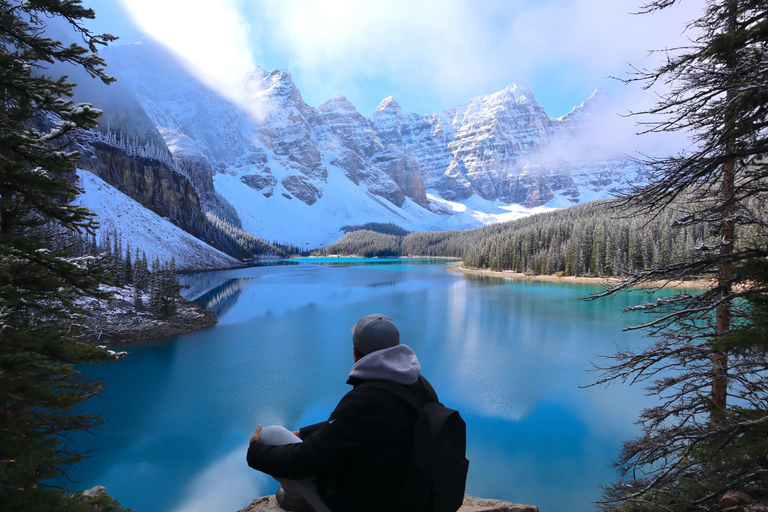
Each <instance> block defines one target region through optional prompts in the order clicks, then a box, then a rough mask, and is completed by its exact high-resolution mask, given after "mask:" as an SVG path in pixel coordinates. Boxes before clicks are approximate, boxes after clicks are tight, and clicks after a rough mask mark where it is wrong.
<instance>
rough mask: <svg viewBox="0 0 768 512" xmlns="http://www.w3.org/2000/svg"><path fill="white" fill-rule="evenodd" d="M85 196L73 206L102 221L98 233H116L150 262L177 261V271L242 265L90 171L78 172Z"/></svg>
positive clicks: (81, 195)
mask: <svg viewBox="0 0 768 512" xmlns="http://www.w3.org/2000/svg"><path fill="white" fill-rule="evenodd" d="M77 177H78V181H79V185H80V187H81V188H82V189H83V193H82V194H80V195H79V196H77V199H75V201H74V203H75V204H77V205H80V206H83V207H85V208H88V209H89V210H90V211H91V212H93V213H94V214H95V215H96V218H97V220H98V221H99V225H100V227H99V230H100V231H101V230H104V229H106V230H109V231H112V230H117V232H118V233H120V235H121V236H122V238H123V240H124V243H130V244H131V250H132V251H135V250H136V247H138V248H139V250H141V251H144V252H145V253H146V254H147V259H148V260H149V261H150V263H151V262H152V261H153V260H154V259H155V258H159V259H160V260H161V261H170V260H171V258H172V257H175V258H176V268H177V270H205V269H214V268H224V267H232V266H236V265H239V264H240V262H238V261H237V260H236V259H234V258H232V257H230V256H228V255H226V254H224V253H223V252H221V251H219V250H217V249H214V248H213V247H211V246H209V245H207V244H206V243H204V242H202V241H200V240H198V239H197V238H195V237H193V236H192V235H190V234H189V233H187V232H186V231H184V230H182V229H181V228H179V227H178V226H176V225H174V224H172V223H171V222H169V221H168V220H166V219H164V218H162V217H160V216H159V215H157V214H156V213H154V212H152V211H151V210H149V209H147V208H145V207H144V206H142V205H141V204H139V203H137V202H136V201H134V200H133V199H131V198H130V197H128V196H126V195H125V194H123V193H122V192H120V191H119V190H117V189H116V188H114V187H113V186H111V185H109V184H108V183H106V182H104V181H103V180H101V179H100V178H99V177H98V176H96V175H95V174H93V173H91V172H89V171H83V170H80V169H78V171H77Z"/></svg>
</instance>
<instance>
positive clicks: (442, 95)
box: [121, 0, 704, 115]
mask: <svg viewBox="0 0 768 512" xmlns="http://www.w3.org/2000/svg"><path fill="white" fill-rule="evenodd" d="M121 1H122V2H123V4H124V6H125V8H126V9H127V10H128V11H129V12H130V13H131V15H132V16H133V17H134V18H135V21H136V22H137V23H138V24H139V25H141V27H142V28H143V29H144V30H145V31H147V32H148V33H150V34H151V35H152V36H153V37H155V38H156V39H159V40H160V41H161V42H163V43H164V44H166V45H167V46H169V47H170V48H172V49H173V50H174V51H176V52H177V53H179V54H180V55H182V56H183V57H184V58H185V60H186V61H187V62H188V63H189V64H190V66H191V67H192V69H193V71H195V72H196V73H197V74H198V75H200V76H202V77H203V78H204V80H205V81H206V83H207V84H208V85H211V86H214V87H216V88H218V89H220V90H221V89H222V88H223V87H225V86H228V85H230V84H231V83H232V82H233V81H234V80H235V79H237V78H238V77H240V76H241V75H242V74H243V73H245V72H246V71H247V70H248V69H249V68H251V67H253V66H254V65H256V64H261V65H263V66H266V67H271V66H276V67H281V68H288V69H290V70H291V72H292V74H293V76H294V79H295V80H296V81H297V85H298V86H299V88H300V89H301V91H302V93H303V94H304V95H305V97H306V98H307V99H308V101H309V102H310V103H311V104H313V105H315V106H317V105H318V104H319V103H320V102H322V101H325V100H327V99H329V98H331V97H333V96H335V95H336V94H344V95H346V96H347V97H349V98H353V99H355V101H353V103H355V104H356V105H358V107H359V108H361V112H362V113H364V114H365V113H367V110H368V109H370V106H369V105H360V104H358V103H359V102H360V99H361V98H365V101H366V102H368V103H369V104H371V103H372V104H373V105H374V106H375V104H376V103H378V101H379V100H381V98H383V97H384V96H385V95H389V94H394V95H395V96H396V97H397V99H398V101H399V102H400V103H401V104H402V105H403V107H404V108H405V109H406V110H411V111H417V112H419V113H425V112H428V111H435V110H438V109H432V110H418V109H416V108H415V107H414V108H411V107H410V105H409V103H410V102H411V101H413V102H414V103H416V102H417V101H424V100H429V101H424V102H429V103H430V104H431V105H440V108H439V109H442V108H447V107H449V106H454V105H456V104H458V103H460V102H463V101H466V100H467V99H469V98H471V97H474V96H478V95H483V94H488V93H491V92H494V91H496V90H500V89H501V88H502V87H504V86H505V85H507V84H508V83H510V82H513V81H527V82H529V84H531V85H532V87H533V90H534V92H535V93H537V94H539V95H542V96H547V97H548V99H549V100H550V101H554V100H556V99H557V98H558V97H559V96H565V95H566V94H570V95H571V96H573V94H574V91H575V90H578V91H579V93H578V94H583V93H582V92H581V91H584V90H585V88H586V89H587V90H590V89H592V88H594V87H595V86H598V85H602V86H603V87H608V88H613V89H614V91H613V92H614V94H615V93H616V91H618V90H620V89H621V87H620V86H619V84H618V83H613V82H611V81H608V83H605V82H606V81H605V80H604V79H605V78H606V77H608V76H610V75H618V76H624V75H625V73H626V71H628V70H629V65H628V63H632V64H633V65H638V66H650V65H652V60H648V59H646V58H645V57H646V54H647V52H648V51H649V50H652V49H659V48H664V47H667V46H670V45H674V44H679V43H680V42H681V41H684V39H683V38H682V37H681V33H682V32H683V29H684V27H685V23H686V22H687V21H689V20H691V19H693V18H695V17H696V16H698V15H699V14H700V12H701V9H702V7H703V4H704V0H689V1H686V2H682V3H681V4H680V5H677V6H675V7H673V8H670V9H667V10H665V11H662V12H661V13H657V14H654V15H640V16H635V15H632V14H631V12H633V11H636V10H637V9H638V8H639V6H640V4H641V3H642V0H615V1H611V2H606V1H605V0H484V1H479V0H366V1H358V0H214V1H210V0H207V1H203V0H121ZM601 82H602V83H601ZM545 89H546V91H545ZM374 90H375V91H376V92H373V91H374ZM225 92H229V93H230V94H228V95H229V96H230V97H233V94H232V93H231V90H226V89H225ZM382 94H383V95H382ZM586 94H588V92H587V93H586ZM373 96H375V97H373ZM379 96H381V97H379ZM405 96H411V97H413V98H417V97H418V99H414V100H410V99H409V98H407V97H405ZM583 99H584V97H579V99H578V101H574V102H573V103H572V104H575V103H578V102H580V101H581V100H583ZM545 106H546V105H545ZM559 108H562V106H560V107H559ZM551 113H552V114H554V115H560V114H562V113H563V112H558V111H556V110H555V111H553V112H551Z"/></svg>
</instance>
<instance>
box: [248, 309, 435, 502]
mask: <svg viewBox="0 0 768 512" xmlns="http://www.w3.org/2000/svg"><path fill="white" fill-rule="evenodd" d="M352 344H353V347H354V349H353V351H354V360H355V364H354V366H353V367H352V370H351V372H350V373H349V380H348V381H347V383H348V384H351V385H352V386H354V387H353V389H352V390H351V391H350V392H349V393H347V394H346V395H345V396H344V397H343V398H342V399H341V401H340V402H339V404H338V405H337V406H336V409H335V410H334V411H333V413H332V414H331V416H330V418H329V419H328V420H327V421H324V422H322V423H318V424H316V425H311V426H308V427H304V428H302V429H301V430H299V431H296V432H290V431H288V430H287V429H285V428H284V427H280V426H271V427H267V428H265V429H263V430H262V428H261V425H259V426H258V428H257V429H256V432H255V433H254V434H253V437H251V441H250V445H249V448H248V456H247V460H248V465H249V466H250V467H252V468H254V469H257V470H259V471H263V472H264V473H267V474H269V475H272V476H273V477H274V478H275V479H276V480H277V481H278V482H280V483H281V484H282V487H281V488H280V489H279V490H278V493H277V499H278V504H279V505H280V506H281V507H282V508H284V509H286V510H294V511H297V512H299V511H311V510H313V509H314V510H315V511H316V512H353V511H357V512H392V511H393V510H397V501H396V500H397V498H398V495H399V491H400V489H401V488H402V486H403V480H404V476H405V473H406V469H407V468H408V463H409V460H410V456H411V451H412V447H413V437H414V428H415V422H416V416H417V411H415V410H414V409H413V408H412V407H409V406H408V405H407V404H406V403H404V402H403V401H402V400H400V399H399V398H398V397H396V396H395V395H394V394H393V393H391V392H388V391H386V390H384V389H381V388H377V387H375V386H363V385H362V384H364V383H365V382H367V381H371V380H383V381H390V382H394V383H396V384H399V385H402V386H403V387H404V388H408V389H410V391H411V392H413V393H415V394H416V395H417V396H419V397H421V399H422V401H423V402H424V403H426V402H427V401H428V400H429V399H430V397H429V394H428V392H427V390H426V389H425V386H429V384H425V383H422V381H423V378H422V380H420V379H419V376H420V372H421V365H420V364H419V361H418V359H417V358H416V355H415V354H414V353H413V351H412V350H411V349H410V348H408V346H406V345H401V344H400V332H399V331H398V329H397V327H396V326H395V324H394V322H393V321H392V319H391V318H389V317H386V316H384V315H380V314H374V315H368V316H366V317H363V318H361V319H360V320H359V321H358V322H357V323H356V324H355V325H354V327H353V328H352Z"/></svg>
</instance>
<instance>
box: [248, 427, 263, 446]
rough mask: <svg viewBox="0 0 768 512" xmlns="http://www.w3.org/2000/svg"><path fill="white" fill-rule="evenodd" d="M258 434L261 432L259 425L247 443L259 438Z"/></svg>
mask: <svg viewBox="0 0 768 512" xmlns="http://www.w3.org/2000/svg"><path fill="white" fill-rule="evenodd" d="M259 434H261V425H259V426H258V427H256V432H254V433H253V435H252V436H251V440H250V441H249V442H248V444H251V443H252V442H254V441H258V440H259Z"/></svg>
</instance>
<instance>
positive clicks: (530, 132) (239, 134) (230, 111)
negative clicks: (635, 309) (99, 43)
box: [96, 39, 643, 247]
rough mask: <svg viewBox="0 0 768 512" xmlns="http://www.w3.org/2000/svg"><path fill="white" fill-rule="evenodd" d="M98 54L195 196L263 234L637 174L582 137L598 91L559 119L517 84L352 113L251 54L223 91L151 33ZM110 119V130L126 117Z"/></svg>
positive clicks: (504, 207)
mask: <svg viewBox="0 0 768 512" xmlns="http://www.w3.org/2000/svg"><path fill="white" fill-rule="evenodd" d="M103 55H104V57H105V58H106V59H107V62H108V70H109V72H110V73H112V74H113V75H115V76H116V77H117V79H118V84H119V85H120V91H121V94H122V95H123V100H124V102H125V104H126V105H133V107H131V108H132V109H133V110H135V109H137V108H140V110H141V111H142V113H143V115H144V116H146V118H147V119H148V120H149V123H150V124H152V125H154V127H155V128H156V130H157V131H156V133H158V134H159V135H160V137H162V139H163V141H164V142H165V144H166V146H167V148H168V149H169V150H170V152H171V153H172V155H173V158H174V160H175V162H176V165H177V167H178V168H180V169H182V170H183V172H184V173H185V175H186V176H187V177H188V178H189V179H190V180H192V182H193V183H194V185H195V188H196V190H197V192H198V194H199V195H200V201H201V205H202V207H203V208H204V209H210V210H216V211H218V212H222V211H226V212H229V213H228V214H229V217H230V218H229V220H230V221H231V222H232V223H233V224H234V225H238V226H242V228H243V229H244V230H245V231H248V232H250V233H252V234H253V235H255V236H257V237H260V238H262V239H265V240H268V241H279V242H283V243H291V244H295V245H299V246H301V247H304V246H306V245H308V246H310V247H315V246H318V245H321V244H327V243H330V242H332V241H335V240H336V239H338V238H339V236H340V235H341V233H340V231H339V228H340V227H341V226H343V225H350V224H362V223H366V222H371V221H376V222H394V223H396V224H398V225H400V226H402V227H404V228H405V229H409V230H432V229H464V228H470V227H477V226H480V225H482V224H486V223H488V222H493V221H497V220H500V219H505V220H506V219H509V218H514V217H515V216H521V215H526V214H528V213H530V212H531V211H538V210H541V209H547V208H549V207H562V206H567V205H570V204H573V203H576V202H582V201H586V200H593V199H596V198H599V197H607V196H609V195H610V194H611V193H613V192H615V191H617V190H618V191H623V190H626V189H627V188H628V187H629V186H631V185H633V184H638V183H640V182H642V180H643V170H642V168H640V167H639V166H638V165H636V164H634V163H632V162H631V161H630V160H629V159H627V158H626V157H624V156H623V155H621V154H611V153H610V151H608V152H606V151H604V150H603V149H604V148H598V149H600V151H592V150H593V149H595V148H592V147H591V146H590V144H589V141H586V142H585V140H584V137H583V133H584V132H585V130H586V128H585V127H588V126H589V123H590V120H591V119H592V117H593V113H594V112H596V111H597V109H599V106H600V104H601V102H602V99H601V95H600V94H595V95H593V97H592V98H590V99H589V100H587V101H585V102H584V103H583V104H582V105H580V106H578V107H576V108H574V110H573V111H572V112H571V113H569V114H568V115H566V116H563V117H561V118H559V119H555V118H551V117H549V116H548V115H547V113H546V112H545V111H544V109H543V108H542V107H541V106H540V105H539V104H538V103H537V101H536V98H535V97H534V95H533V93H532V92H531V91H530V89H529V88H528V87H527V86H526V85H525V84H521V83H513V84H510V85H509V86H508V87H506V88H505V89H504V90H502V91H499V92H497V93H494V94H490V95H487V96H482V97H478V98H474V99H471V100H469V101H468V102H467V103H465V104H463V105H459V106H457V107H454V108H451V109H448V110H445V111H444V112H442V113H438V114H426V115H419V114H409V113H405V112H403V111H402V109H401V108H400V106H399V105H398V104H397V102H396V101H395V100H394V98H391V97H389V98H386V99H384V100H383V101H382V102H381V104H380V105H379V107H378V108H377V109H376V110H375V111H374V112H372V113H371V114H370V115H368V116H363V115H361V114H360V113H359V112H358V111H357V109H356V108H355V107H354V105H352V104H351V103H350V102H349V101H347V100H346V99H345V98H344V97H343V96H337V97H335V98H332V99H331V100H329V101H327V102H326V103H324V104H322V105H320V106H319V107H318V108H314V107H311V106H309V105H307V104H306V103H305V102H304V100H303V99H302V97H301V92H300V91H299V89H298V88H297V87H296V85H295V84H294V82H293V80H292V78H291V75H290V73H289V72H288V71H287V70H282V71H278V70H272V71H267V70H264V69H262V68H258V67H257V68H255V69H253V70H251V71H250V72H249V73H248V74H246V76H245V77H243V79H242V81H241V82H240V84H239V87H238V88H237V90H236V91H235V92H233V93H232V94H230V96H229V99H228V98H225V97H224V96H222V95H221V94H218V93H216V92H215V91H212V90H210V89H209V88H207V87H206V86H204V85H203V84H202V83H200V82H199V81H198V80H196V79H195V78H194V77H193V76H192V75H191V74H189V73H188V72H187V71H186V70H185V69H184V67H183V66H182V65H180V64H179V63H178V61H177V59H176V58H175V57H174V56H173V55H171V54H170V53H169V52H167V50H165V49H164V48H163V47H161V46H160V45H158V44H157V43H155V42H153V41H151V40H148V39H144V40H142V41H139V42H137V43H134V44H130V45H124V46H119V47H114V48H109V49H107V50H105V51H104V52H103ZM232 98H234V99H232ZM110 104H111V103H110ZM96 106H97V107H98V106H99V104H98V103H97V104H96ZM137 106H138V107H137ZM109 119H110V123H111V124H110V126H109V130H110V131H121V130H126V131H127V130H130V126H128V125H127V124H121V122H120V120H119V116H114V115H113V116H111V117H110V118H109ZM144 124H146V123H144ZM100 129H102V130H104V129H105V127H103V126H102V127H101V128H100ZM145 131H146V130H145ZM586 131H588V130H586ZM129 135H130V134H129ZM230 205H231V207H233V208H230Z"/></svg>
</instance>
